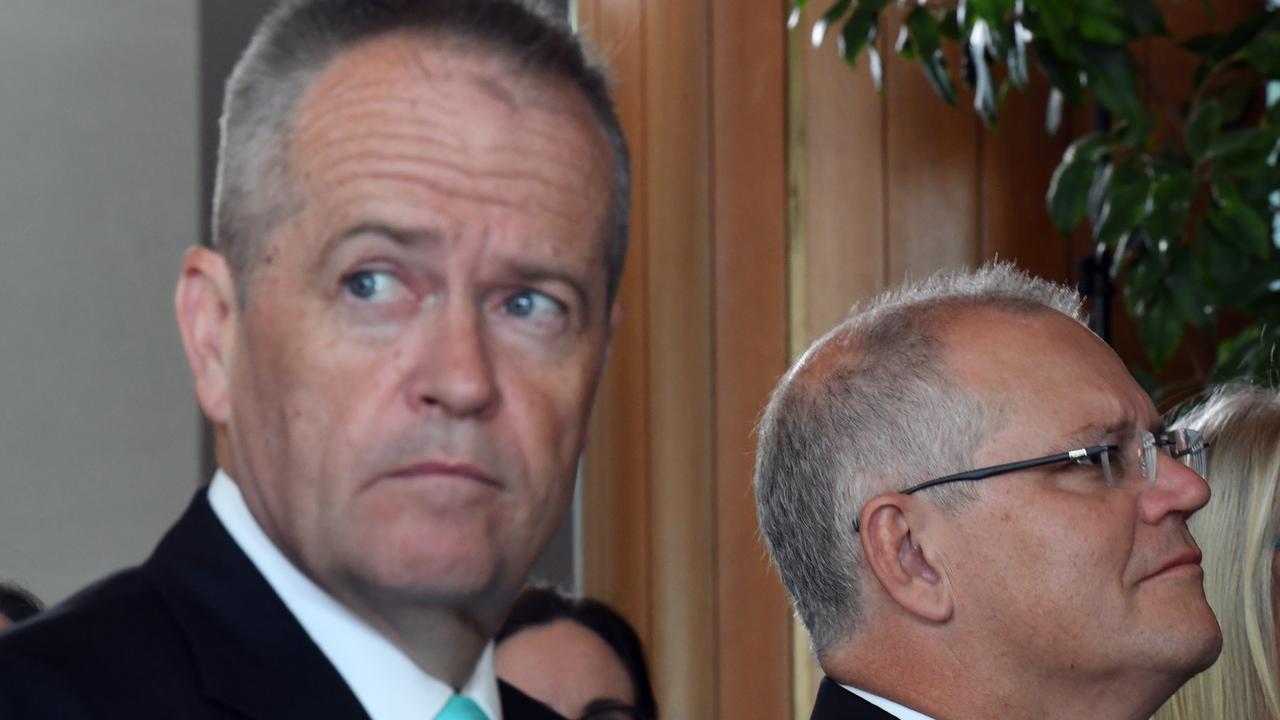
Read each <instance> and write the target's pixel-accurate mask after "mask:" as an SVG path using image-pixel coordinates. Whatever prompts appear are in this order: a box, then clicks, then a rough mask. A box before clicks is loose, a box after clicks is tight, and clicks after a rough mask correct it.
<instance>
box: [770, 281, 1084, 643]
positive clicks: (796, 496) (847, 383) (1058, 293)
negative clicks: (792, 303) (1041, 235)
mask: <svg viewBox="0 0 1280 720" xmlns="http://www.w3.org/2000/svg"><path fill="white" fill-rule="evenodd" d="M979 308H982V309H994V310H999V311H1003V312H1009V313H1014V314H1026V313H1032V312H1041V311H1045V310H1052V311H1056V312H1060V313H1062V314H1064V315H1067V316H1068V317H1071V318H1073V319H1075V320H1076V321H1078V322H1080V323H1081V324H1084V323H1085V316H1084V313H1083V310H1082V309H1081V300H1080V296H1079V295H1078V294H1077V293H1076V292H1075V291H1074V290H1072V289H1071V288H1068V287H1065V286H1063V285H1058V284H1055V283H1051V282H1049V281H1046V280H1043V279H1040V278H1036V277H1033V276H1031V275H1028V274H1027V273H1026V272H1024V271H1022V270H1019V269H1018V268H1017V267H1015V266H1014V265H1012V264H1010V263H989V264H987V265H985V266H983V267H981V268H979V269H978V270H973V271H970V270H959V271H951V272H944V273H938V274H935V275H933V276H932V277H929V278H928V279H926V280H924V281H922V282H915V283H907V284H904V285H902V286H901V287H899V288H897V289H895V290H893V291H891V292H887V293H884V294H882V295H880V296H879V297H877V298H876V299H874V300H873V301H872V302H871V303H870V304H869V305H868V306H866V307H865V308H858V307H855V308H854V309H853V310H852V311H851V312H850V314H849V316H848V318H847V319H846V320H845V321H844V322H842V323H841V324H840V325H838V326H837V327H836V328H835V329H833V330H832V331H831V332H829V333H827V335H826V336H824V337H823V338H821V339H819V340H818V341H817V342H815V343H814V344H813V345H812V346H810V348H809V350H808V351H806V352H805V354H804V355H803V356H802V357H801V358H800V359H799V360H798V361H797V362H796V363H795V365H793V366H792V368H791V369H790V370H789V371H788V372H787V374H786V375H785V376H784V377H783V378H782V380H781V382H780V383H779V384H778V387H777V389H775V390H774V393H773V396H772V398H771V399H770V401H769V404H768V406H767V407H766V408H765V410H764V414H763V417H762V419H761V422H760V426H759V428H758V444H757V450H756V471H755V491H756V511H757V513H758V515H759V520H760V528H761V531H762V533H763V535H764V540H765V544H766V546H767V547H768V549H769V555H770V557H771V558H772V559H773V563H774V565H775V566H777V568H778V572H779V574H781V576H782V581H783V583H784V584H785V585H786V587H787V592H788V593H789V594H790V595H791V601H792V603H793V604H794V605H795V608H796V612H797V614H798V615H799V616H800V620H801V621H802V622H803V623H804V625H805V628H806V629H807V630H808V631H809V636H810V638H811V640H812V642H813V647H814V650H815V652H817V653H818V654H819V656H821V655H822V654H823V653H825V652H826V651H828V650H830V649H832V648H834V647H837V646H838V645H840V644H841V643H843V642H844V641H846V640H847V639H848V638H850V637H851V636H852V634H853V633H854V631H855V630H856V628H857V627H858V625H859V623H860V620H861V617H862V604H861V599H860V593H861V589H860V588H861V581H860V575H861V571H860V567H861V564H862V547H861V544H860V543H859V541H858V537H857V535H856V534H855V533H854V531H853V521H854V519H855V518H856V517H857V515H858V513H859V512H860V511H861V509H862V507H863V506H864V505H865V504H866V503H867V502H868V501H869V500H870V499H871V498H872V497H874V496H876V495H878V494H881V493H884V492H892V491H895V490H899V489H901V488H902V487H905V486H907V485H909V484H911V483H912V482H916V481H922V480H927V479H929V478H930V477H937V476H940V475H946V474H949V473H952V472H960V471H963V470H965V469H968V466H969V464H970V463H971V462H972V459H973V449H974V447H975V446H976V445H977V444H978V443H980V442H981V440H982V439H983V438H985V437H986V433H987V426H988V422H989V417H988V415H989V412H988V408H987V407H986V405H985V404H984V403H983V401H982V399H981V398H979V397H975V396H974V395H973V394H972V393H971V392H968V391H966V390H965V389H964V388H963V387H958V386H957V384H956V383H955V381H954V380H953V379H952V378H951V377H949V375H948V373H947V371H946V369H945V367H944V363H943V360H942V357H941V356H942V350H943V348H942V341H941V340H940V339H939V335H940V331H941V330H942V329H943V328H944V327H945V326H946V324H947V322H948V320H949V319H950V318H951V317H954V313H955V312H957V311H960V312H963V311H965V310H968V309H979ZM818 355H822V356H823V360H822V362H815V363H810V360H811V359H815V358H816V356H818ZM828 355H833V356H834V360H832V361H831V362H827V360H828V358H827V356H828ZM813 365H816V366H818V367H817V368H814V367H812V366H813ZM929 492H930V493H932V495H931V497H932V498H933V499H934V500H935V501H936V502H937V503H938V504H940V505H942V506H943V507H945V508H948V509H950V510H956V509H959V508H960V507H961V506H962V505H963V504H965V503H966V502H968V501H969V500H971V499H972V498H974V497H975V496H976V492H977V490H976V488H975V487H974V484H972V483H954V484H950V485H947V486H943V487H938V488H933V489H931V490H929Z"/></svg>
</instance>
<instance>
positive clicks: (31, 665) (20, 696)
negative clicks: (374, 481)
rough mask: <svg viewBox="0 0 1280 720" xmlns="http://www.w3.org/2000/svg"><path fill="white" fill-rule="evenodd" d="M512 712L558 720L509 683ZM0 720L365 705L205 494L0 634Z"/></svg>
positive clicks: (505, 694)
mask: <svg viewBox="0 0 1280 720" xmlns="http://www.w3.org/2000/svg"><path fill="white" fill-rule="evenodd" d="M501 692H502V706H503V714H504V715H505V717H506V718H507V720H522V719H524V718H528V719H529V720H552V719H554V718H559V717H560V716H558V715H556V714H555V713H553V712H552V711H551V710H549V709H548V708H546V706H544V705H541V704H540V703H538V702H536V701H534V700H532V699H530V698H528V697H527V696H525V695H523V694H521V693H520V692H519V691H518V690H515V689H514V688H512V687H510V686H508V685H506V684H505V683H504V684H501ZM0 718H3V719H4V720H19V719H25V718H41V719H42V720H43V719H44V718H68V719H74V720H88V719H90V718H92V719H93V720H106V719H107V718H130V719H135V720H136V719H141V718H198V719H204V718H210V719H211V718H252V719H254V720H269V719H270V720H276V719H284V718H298V719H299V720H303V719H305V720H317V719H319V718H326V719H327V718H335V719H342V720H346V719H347V718H350V719H352V720H357V719H358V720H367V718H368V715H367V714H366V713H365V712H364V709H363V708H362V707H361V706H360V704H359V702H358V701H357V700H356V697H355V695H354V694H352V692H351V690H350V688H348V687H347V684H346V683H345V682H344V681H343V679H342V677H341V676H340V675H339V674H338V671H337V670H335V669H334V667H333V666H332V665H331V664H330V663H329V661H328V660H327V659H326V658H325V656H324V654H323V653H322V652H321V651H320V649H319V648H318V647H316V645H315V643H314V642H312V640H311V638H310V637H309V636H308V635H307V633H306V631H305V630H303V628H302V626H301V625H300V624H299V623H298V621H297V620H296V619H295V618H294V616H293V615H292V614H291V613H290V612H289V610H288V608H287V607H285V605H284V603H283V602H282V601H281V600H280V598H279V597H277V596H276V594H275V592H274V591H273V590H272V589H271V586H270V585H268V584H267V581H266V580H265V579H264V578H263V577H262V575H261V574H259V573H258V570H257V568H255V567H254V566H253V564H252V563H251V562H250V561H249V558H248V557H247V556H246V555H245V554H244V553H243V552H242V551H241V550H240V548H239V547H238V546H237V545H236V544H235V541H233V540H232V539H231V536H230V535H229V534H227V532H226V530H225V529H224V528H223V527H222V524H221V523H220V522H219V521H218V519H217V517H216V516H215V515H214V514H213V510H212V509H211V508H210V507H209V501H208V499H207V498H206V496H205V492H204V491H203V490H202V491H201V492H199V493H197V494H196V498H195V500H193V501H192V503H191V506H190V507H189V508H188V509H187V511H186V513H185V514H184V515H183V516H182V518H181V519H180V520H179V521H178V523H177V525H175V526H174V527H173V528H172V529H171V530H170V531H169V532H168V534H167V535H165V537H164V539H163V540H161V542H160V545H159V546H158V547H157V548H156V551H155V553H154V554H153V555H152V556H151V558H150V559H149V560H147V561H146V562H145V563H144V564H143V565H142V566H140V567H137V568H133V569H130V570H125V571H123V572H121V573H118V574H116V575H113V576H111V577H109V578H107V579H105V580H103V581H101V582H99V583H97V584H96V585H93V586H91V587H89V588H87V589H85V590H83V591H82V592H80V593H79V594H78V595H76V596H75V597H73V598H71V599H70V600H68V601H67V602H66V603H63V604H62V605H60V606H58V607H56V608H54V609H52V610H50V611H48V612H46V613H45V614H43V615H41V616H37V618H34V619H33V620H31V621H28V622H26V623H23V624H22V625H19V626H16V627H14V628H13V629H11V630H10V631H8V632H6V633H5V634H3V635H0Z"/></svg>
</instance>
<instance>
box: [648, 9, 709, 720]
mask: <svg viewBox="0 0 1280 720" xmlns="http://www.w3.org/2000/svg"><path fill="white" fill-rule="evenodd" d="M646 12H647V15H648V20H649V21H648V23H647V25H646V28H645V30H646V34H647V38H646V47H647V48H649V49H650V50H651V51H652V52H651V53H650V54H649V56H648V57H647V58H646V65H647V78H646V99H647V118H648V128H647V134H646V136H645V138H644V139H643V140H641V141H640V142H641V143H642V144H643V146H644V149H643V152H644V153H645V154H646V155H647V157H648V159H649V160H648V162H649V164H648V177H646V178H643V179H642V180H641V182H643V183H645V185H646V186H647V187H648V189H649V240H650V246H649V247H650V264H651V267H652V269H653V271H652V272H651V273H650V275H649V303H650V308H651V315H650V318H649V338H650V347H651V355H650V357H651V364H650V381H649V385H650V388H651V393H650V398H649V403H650V412H651V420H650V422H651V425H652V427H653V428H655V429H656V430H657V432H655V434H654V435H653V438H652V441H653V442H652V474H651V478H650V482H651V483H652V487H653V503H654V507H655V508H656V509H657V512H655V513H654V515H653V518H652V521H653V534H652V538H651V542H652V553H653V556H654V558H655V560H656V561H655V562H654V564H653V576H652V581H653V608H652V615H653V632H654V640H653V648H652V657H653V666H654V667H655V668H656V670H657V673H658V676H659V679H660V686H661V688H662V691H661V692H662V702H663V703H664V705H665V706H666V707H668V708H671V709H672V711H673V712H677V713H680V714H682V715H685V716H687V717H691V718H694V717H707V718H712V717H716V716H717V715H716V707H715V705H716V695H717V690H716V679H717V678H716V656H715V646H714V641H713V636H714V630H715V604H714V601H715V572H716V568H715V563H714V543H715V536H714V524H713V523H714V516H713V513H714V509H713V503H714V498H713V495H712V478H713V472H714V465H713V460H712V457H713V437H712V422H713V408H712V396H711V393H712V386H711V382H712V380H711V378H712V369H713V366H712V363H713V358H712V326H711V322H712V308H711V302H712V287H711V246H710V245H711V243H710V239H711V213H710V153H711V147H710V143H711V138H710V108H709V103H708V102H707V97H708V93H709V90H710V88H709V87H708V85H709V83H708V78H709V72H710V68H709V65H708V62H709V60H708V56H709V51H708V50H707V47H706V42H707V38H708V37H709V32H710V28H709V26H708V22H709V6H708V3H707V0H692V1H690V0H649V2H647V3H646Z"/></svg>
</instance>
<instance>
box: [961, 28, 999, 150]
mask: <svg viewBox="0 0 1280 720" xmlns="http://www.w3.org/2000/svg"><path fill="white" fill-rule="evenodd" d="M985 28H986V21H985V20H978V21H977V23H976V24H975V25H974V31H973V32H972V33H970V35H969V42H968V44H967V45H966V46H965V50H966V52H967V54H968V56H969V66H970V67H971V68H972V69H973V73H974V88H973V109H974V110H975V111H976V112H977V113H978V116H979V117H981V118H982V119H983V120H984V121H985V122H986V123H987V124H988V125H995V124H996V110H997V102H996V86H995V82H994V81H993V80H992V78H991V67H990V66H989V65H987V42H988V36H987V33H986V31H985Z"/></svg>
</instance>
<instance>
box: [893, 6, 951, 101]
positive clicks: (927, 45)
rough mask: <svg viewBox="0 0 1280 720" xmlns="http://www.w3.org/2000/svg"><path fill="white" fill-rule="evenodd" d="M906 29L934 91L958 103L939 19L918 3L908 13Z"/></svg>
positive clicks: (947, 99)
mask: <svg viewBox="0 0 1280 720" xmlns="http://www.w3.org/2000/svg"><path fill="white" fill-rule="evenodd" d="M903 27H904V29H906V30H908V31H909V32H910V35H911V41H912V43H913V44H914V45H915V47H916V49H917V51H918V54H919V57H920V67H921V69H922V70H924V76H925V78H926V79H928V81H929V84H930V85H931V86H933V90H934V92H936V93H938V96H939V97H941V98H942V99H943V100H946V101H947V103H948V104H950V105H955V104H956V88H955V83H953V82H952V80H951V74H950V73H949V72H947V60H946V57H945V56H944V55H943V53H942V29H941V27H940V26H939V23H938V19H937V18H936V17H934V16H933V13H931V12H929V11H928V10H926V9H925V8H924V7H923V6H920V5H917V6H916V7H915V8H914V9H913V10H912V11H911V12H910V13H908V14H907V22H906V25H904V26H903Z"/></svg>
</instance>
